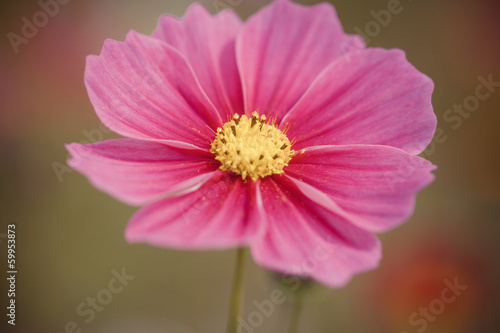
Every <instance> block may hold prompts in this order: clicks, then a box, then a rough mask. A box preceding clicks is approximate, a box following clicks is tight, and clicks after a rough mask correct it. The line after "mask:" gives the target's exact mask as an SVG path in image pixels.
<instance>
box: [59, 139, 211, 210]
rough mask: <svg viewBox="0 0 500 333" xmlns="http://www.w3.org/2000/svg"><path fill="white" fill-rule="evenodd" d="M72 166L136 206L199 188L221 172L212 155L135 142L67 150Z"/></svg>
mask: <svg viewBox="0 0 500 333" xmlns="http://www.w3.org/2000/svg"><path fill="white" fill-rule="evenodd" d="M66 148H67V149H68V150H69V152H70V153H71V155H72V158H71V159H70V160H69V161H68V164H69V165H70V166H71V167H73V168H74V169H76V170H78V171H80V172H81V173H83V174H84V175H85V176H87V177H88V178H89V180H90V182H91V183H92V184H93V185H94V186H95V187H96V188H98V189H100V190H102V191H104V192H106V193H108V194H110V195H112V196H113V197H115V198H117V199H119V200H121V201H124V202H126V203H128V204H132V205H142V204H145V203H147V202H150V201H153V200H157V199H159V198H161V197H164V196H166V195H169V194H171V193H175V192H177V191H182V190H185V189H188V188H190V187H192V186H195V185H197V184H199V183H200V182H202V181H203V180H205V179H207V177H210V175H211V174H212V173H213V172H214V171H215V170H217V168H218V167H219V162H217V161H215V160H214V159H213V155H212V154H210V153H208V152H200V151H198V150H184V149H178V148H172V147H169V146H166V145H163V144H159V143H155V142H150V141H142V140H135V139H114V140H107V141H103V142H98V143H94V144H88V145H81V144H78V143H72V144H69V145H67V146H66Z"/></svg>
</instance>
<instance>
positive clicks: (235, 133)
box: [210, 111, 296, 181]
mask: <svg viewBox="0 0 500 333" xmlns="http://www.w3.org/2000/svg"><path fill="white" fill-rule="evenodd" d="M266 119H267V117H266V116H265V115H262V116H259V113H258V112H257V111H254V112H253V113H252V118H248V117H247V116H246V115H242V116H240V115H238V114H235V115H234V117H233V119H232V120H230V121H228V122H226V123H225V124H224V125H223V126H222V128H220V127H219V128H217V135H216V136H215V139H214V141H212V144H211V149H210V152H211V153H212V154H215V155H216V156H215V159H216V160H218V161H220V162H221V166H220V169H221V170H229V171H232V172H234V173H236V174H238V175H241V177H242V178H243V180H245V179H246V177H247V176H248V177H250V178H251V179H252V180H253V181H256V180H257V179H258V178H259V177H262V178H264V177H266V176H270V175H272V174H281V173H283V168H284V167H285V166H287V165H288V162H290V160H291V158H292V157H293V156H294V155H295V154H296V152H295V151H294V150H292V149H291V146H292V144H291V143H290V141H289V140H288V138H287V137H286V135H285V133H283V132H282V131H280V130H279V129H278V128H277V127H276V125H275V124H274V122H273V123H271V124H270V123H266ZM257 123H259V126H255V125H256V124H257Z"/></svg>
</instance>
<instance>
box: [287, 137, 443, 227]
mask: <svg viewBox="0 0 500 333" xmlns="http://www.w3.org/2000/svg"><path fill="white" fill-rule="evenodd" d="M433 169H435V166H434V165H432V164H431V163H430V162H429V161H427V160H425V159H423V158H421V157H418V156H414V155H411V154H408V153H406V152H405V151H403V150H400V149H397V148H392V147H387V146H369V145H351V146H318V147H311V148H310V149H308V150H307V151H306V152H305V153H303V154H299V155H297V156H295V157H294V158H293V159H292V161H291V163H290V165H289V166H288V167H286V169H285V170H286V174H287V175H289V176H291V177H294V178H296V179H298V180H299V181H300V182H305V183H307V184H309V185H311V186H313V187H314V188H316V189H317V190H319V191H321V192H323V193H325V194H327V195H328V197H329V198H330V199H331V201H333V202H334V203H335V205H338V208H336V207H335V206H334V205H330V208H331V209H332V210H334V211H335V212H339V209H340V210H341V211H343V212H344V213H345V216H346V218H348V219H349V220H350V221H351V222H353V223H355V224H356V225H357V226H359V227H361V228H364V229H367V230H370V231H376V232H379V231H385V230H387V229H389V228H392V227H394V226H396V225H398V224H400V223H402V222H403V221H405V220H406V219H407V218H408V217H409V216H410V215H411V214H412V212H413V209H414V205H415V196H416V193H417V192H418V191H419V190H421V189H422V188H423V187H425V186H427V185H428V184H429V183H431V182H432V180H433V179H434V176H433V175H432V174H431V173H430V171H431V170H433ZM299 186H300V185H299ZM301 189H302V188H301ZM306 195H308V194H307V193H306ZM312 199H313V200H314V201H316V202H318V203H319V202H320V200H321V199H316V198H312Z"/></svg>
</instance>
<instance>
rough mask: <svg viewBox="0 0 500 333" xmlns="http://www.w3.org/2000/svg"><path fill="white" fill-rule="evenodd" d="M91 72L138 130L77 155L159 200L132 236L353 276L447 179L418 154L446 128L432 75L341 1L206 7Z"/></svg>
mask: <svg viewBox="0 0 500 333" xmlns="http://www.w3.org/2000/svg"><path fill="white" fill-rule="evenodd" d="M85 83H86V86H87V89H88V92H89V96H90V99H91V101H92V104H93V106H94V107H95V110H96V112H97V115H98V116H99V118H100V119H101V120H102V122H103V123H104V124H105V125H107V126H108V127H110V128H111V129H112V130H114V131H115V132H117V133H119V134H121V135H123V136H125V137H128V138H124V139H115V140H108V141H104V142H99V143H95V144H89V145H81V144H76V143H73V144H70V145H68V146H67V148H68V150H69V151H70V152H71V154H72V156H73V157H72V159H71V160H70V161H69V164H70V165H71V166H72V167H73V168H75V169H77V170H79V171H80V172H81V173H83V174H84V175H86V176H87V177H88V178H89V180H90V181H91V182H92V183H93V184H94V185H95V186H96V187H97V188H99V189H101V190H103V191H105V192H107V193H109V194H110V195H112V196H114V197H115V198H117V199H119V200H122V201H123V202H125V203H128V204H132V205H140V206H144V207H143V208H142V209H140V210H139V211H138V212H137V213H136V214H135V215H134V216H133V217H132V219H131V221H130V223H129V225H128V227H127V229H126V232H125V237H126V239H127V240H128V241H130V242H147V243H150V244H153V245H156V246H162V247H170V248H177V249H224V248H230V247H250V249H251V254H252V257H253V258H254V260H255V261H256V262H257V263H258V264H260V265H262V266H265V267H267V268H270V269H272V270H277V271H281V272H287V273H293V274H297V275H304V276H310V277H312V278H314V279H316V280H317V281H320V282H322V283H324V284H326V285H328V286H332V287H338V286H343V285H345V284H346V283H347V282H348V281H349V280H350V279H351V277H352V276H353V275H354V274H355V273H357V272H361V271H365V270H368V269H371V268H374V267H375V266H376V265H377V264H378V261H379V260H380V256H381V250H380V244H379V241H378V239H377V238H376V236H375V235H374V234H373V233H374V232H382V231H385V230H388V229H390V228H392V227H394V226H396V225H398V224H400V223H402V222H403V221H404V220H406V219H407V218H408V217H409V216H410V215H411V214H412V211H413V208H414V203H415V195H416V193H417V192H418V191H419V190H420V189H422V188H423V187H424V186H426V185H428V184H429V183H430V182H431V181H432V179H433V175H432V174H431V173H430V171H431V170H433V169H434V166H433V165H432V164H431V163H430V162H428V161H426V160H425V159H422V158H420V157H418V156H416V155H417V154H419V153H420V152H422V150H423V149H424V148H425V147H426V146H427V144H428V143H429V142H430V140H431V138H432V136H433V133H434V130H435V127H436V117H435V115H434V113H433V110H432V106H431V94H432V90H433V83H432V81H431V80H430V79H429V78H428V77H426V76H425V75H423V74H422V73H420V72H419V71H417V70H416V69H415V68H414V67H413V66H412V65H411V64H410V63H408V61H407V60H406V58H405V55H404V53H403V52H402V51H400V50H384V49H379V48H365V47H364V44H363V42H362V39H361V38H360V37H359V36H354V35H348V34H345V33H344V32H343V29H342V27H341V24H340V22H339V20H338V18H337V15H336V13H335V10H334V8H333V7H332V6H331V5H330V4H319V5H315V6H312V7H303V6H301V5H297V4H294V3H291V2H289V1H288V0H277V1H275V2H273V3H272V4H271V5H269V6H267V7H265V8H264V9H262V10H261V11H259V12H258V13H256V14H255V15H253V16H252V17H250V18H249V19H248V21H247V22H245V23H242V22H241V21H240V19H239V18H238V16H236V15H235V14H234V13H233V12H232V11H229V10H226V11H223V12H221V13H219V14H217V15H215V16H211V15H210V14H209V13H208V12H207V11H206V10H205V9H204V8H203V7H202V6H201V5H199V4H194V5H192V6H191V7H189V9H188V11H187V13H186V15H185V16H184V18H182V19H179V18H176V17H172V16H170V15H165V16H163V17H161V19H160V21H159V25H158V27H157V28H156V30H155V31H154V32H153V34H152V36H151V37H149V36H145V35H142V34H139V33H136V32H134V31H131V32H129V34H128V35H127V37H126V39H125V41H124V42H117V41H114V40H107V41H106V42H105V43H104V47H103V50H102V52H101V54H100V55H99V56H89V57H88V59H87V67H86V71H85Z"/></svg>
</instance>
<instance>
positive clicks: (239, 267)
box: [227, 248, 245, 333]
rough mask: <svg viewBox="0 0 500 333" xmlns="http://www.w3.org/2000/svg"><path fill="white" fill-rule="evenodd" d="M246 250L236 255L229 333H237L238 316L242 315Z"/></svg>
mask: <svg viewBox="0 0 500 333" xmlns="http://www.w3.org/2000/svg"><path fill="white" fill-rule="evenodd" d="M244 259H245V249H244V248H239V249H238V251H237V253H236V264H235V268H234V277H233V287H232V289H231V296H230V299H229V311H228V316H227V333H237V330H238V315H239V313H240V308H241V301H242V296H243V269H244V266H245V260H244Z"/></svg>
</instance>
